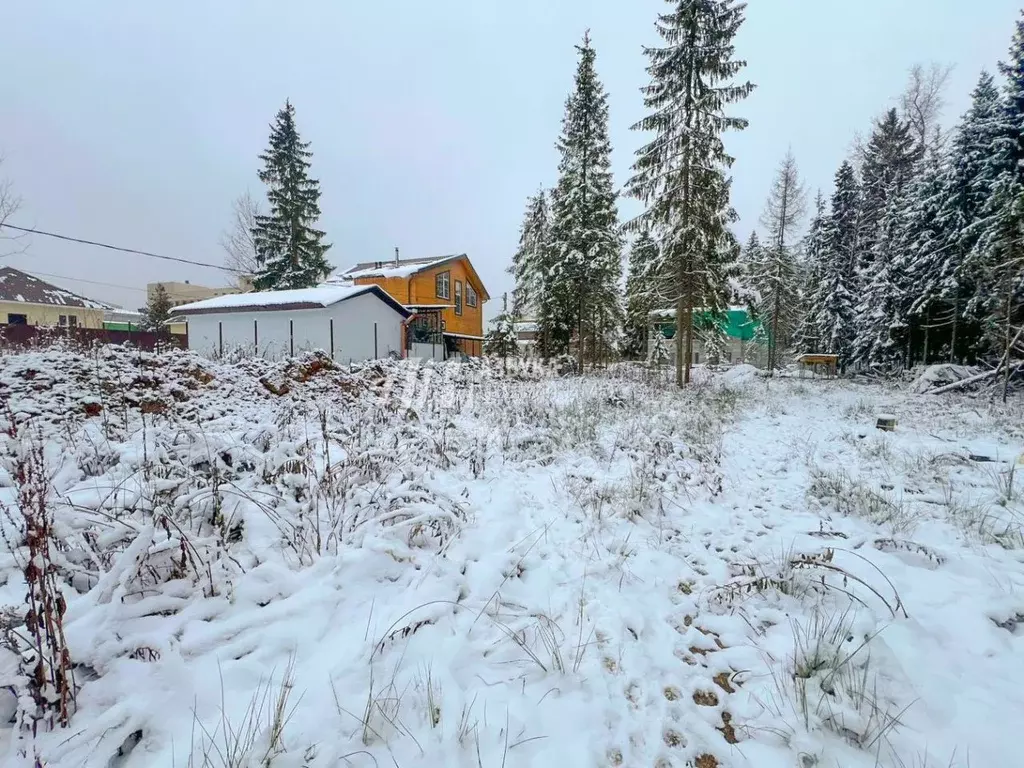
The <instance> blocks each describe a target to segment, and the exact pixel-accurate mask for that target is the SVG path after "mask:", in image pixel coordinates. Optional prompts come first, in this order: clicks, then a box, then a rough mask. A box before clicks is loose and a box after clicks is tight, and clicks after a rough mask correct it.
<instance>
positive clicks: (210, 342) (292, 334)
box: [188, 294, 403, 362]
mask: <svg viewBox="0 0 1024 768" xmlns="http://www.w3.org/2000/svg"><path fill="white" fill-rule="evenodd" d="M332 320H333V321H334V349H333V350H332V349H331V321H332ZM402 320H403V318H402V316H401V315H400V314H399V313H398V312H396V311H395V310H394V309H392V308H391V306H389V305H388V304H386V303H384V302H383V301H381V300H380V299H378V298H377V297H376V296H374V295H372V294H361V295H359V296H354V297H353V298H351V299H347V300H345V301H341V302H338V303H337V304H334V305H332V306H330V307H326V308H322V309H297V310H280V311H267V312H244V311H243V312H214V313H210V314H203V315H194V316H192V317H190V318H189V321H188V346H189V349H192V350H195V351H196V352H198V353H199V354H202V355H206V356H208V357H217V356H218V354H219V351H220V350H221V347H222V346H223V351H224V354H229V353H233V352H236V351H241V352H242V353H244V354H249V355H252V354H254V353H255V354H258V355H259V356H260V357H264V358H266V359H268V360H281V359H283V358H286V357H288V356H289V355H290V354H291V352H292V347H293V345H294V353H295V354H296V355H298V354H302V353H303V352H310V351H314V350H323V351H324V352H326V353H328V354H329V355H331V356H332V357H333V358H334V359H335V360H338V361H344V362H348V361H353V362H355V361H360V360H369V359H372V358H374V357H377V358H383V357H387V356H388V354H389V353H390V352H392V351H394V352H396V353H399V354H400V353H401V349H402ZM254 321H255V322H256V324H257V325H256V329H255V333H254V327H253V322H254ZM289 323H291V327H290V326H289ZM375 325H376V331H377V343H376V348H375V347H374V326H375ZM257 341H258V348H257V347H256V342H257Z"/></svg>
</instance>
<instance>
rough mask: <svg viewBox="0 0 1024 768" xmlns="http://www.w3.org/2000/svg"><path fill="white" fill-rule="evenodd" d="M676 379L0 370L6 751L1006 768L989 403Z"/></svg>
mask: <svg viewBox="0 0 1024 768" xmlns="http://www.w3.org/2000/svg"><path fill="white" fill-rule="evenodd" d="M698 381H699V383H698V384H697V385H696V386H694V387H692V388H691V389H689V390H688V391H685V392H678V391H676V390H674V389H673V388H672V387H670V386H667V385H666V384H665V382H664V380H663V379H661V378H659V377H658V376H657V375H653V374H649V373H647V372H644V371H640V370H637V369H632V368H625V367H623V368H617V369H615V370H613V371H611V372H607V373H601V374H595V375H588V376H586V377H581V378H559V377H557V376H553V375H549V374H547V373H545V372H544V371H541V370H533V369H524V368H520V367H518V366H513V367H512V368H511V369H510V371H509V373H508V375H507V376H504V375H503V374H502V373H501V366H500V364H499V365H498V366H481V365H476V364H464V365H459V364H455V365H443V366H437V367H431V366H414V365H412V364H409V363H388V364H375V365H371V366H368V367H366V368H363V369H362V370H356V371H351V372H350V371H348V369H347V368H346V369H342V370H337V369H334V368H333V367H332V366H330V365H329V364H325V363H324V362H323V361H320V360H317V359H314V358H306V359H304V360H301V361H297V362H295V363H293V364H267V363H261V362H259V361H248V362H243V363H238V364H235V365H229V364H226V363H225V364H221V363H210V362H207V361H202V360H200V359H199V358H195V357H192V356H190V355H189V354H187V353H174V354H171V355H167V356H163V357H159V358H155V357H151V356H145V355H144V356H142V357H141V358H140V357H137V356H132V355H126V354H124V353H120V352H110V351H106V352H101V353H98V354H87V355H76V354H74V353H71V352H66V351H60V350H50V351H43V352H35V353H26V354H20V355H15V356H8V357H4V358H2V360H0V397H2V399H3V400H4V401H6V402H7V403H8V405H9V414H10V415H13V417H14V420H15V422H16V423H17V427H16V428H14V429H11V430H7V434H6V436H5V437H4V438H3V440H4V441H5V442H4V451H3V456H4V459H3V461H4V469H3V470H0V501H2V502H3V504H4V505H5V506H6V508H7V510H8V514H7V515H6V519H5V520H4V535H5V541H6V543H5V544H3V545H0V550H2V551H0V579H2V580H3V582H4V584H5V586H3V587H2V588H0V600H2V602H3V604H4V605H5V606H6V608H5V613H4V615H3V620H2V621H0V638H3V639H2V640H0V642H2V644H4V645H5V646H8V649H7V650H0V685H2V686H4V690H5V691H6V692H5V693H0V710H2V712H0V717H2V719H3V721H5V722H6V721H7V720H8V719H10V721H11V722H9V723H7V724H6V725H5V726H4V728H5V730H3V731H0V739H2V741H0V750H3V751H2V752H0V754H5V755H6V756H7V761H6V762H4V765H19V764H32V760H34V759H35V758H36V756H38V760H39V764H40V765H44V766H47V767H48V768H66V767H67V768H70V766H76V767H77V766H98V767H101V768H142V767H143V766H154V767H161V766H168V767H171V766H173V767H174V768H184V767H186V766H210V767H217V768H220V767H221V766H232V767H238V768H240V767H241V766H280V767H281V768H291V767H292V766H294V767H296V768H298V767H299V766H308V767H309V768H317V767H319V766H325V767H326V766H339V765H340V766H356V767H360V768H361V767H363V766H386V765H395V766H401V767H403V768H406V767H407V766H446V767H447V766H467V767H469V766H473V767H478V768H492V767H493V768H498V767H499V766H508V767H510V768H511V767H512V766H566V767H568V766H658V767H659V768H660V767H662V766H697V767H698V768H710V767H711V766H751V767H756V768H776V766H777V767H778V768H784V767H785V768H791V767H792V766H805V767H809V766H816V765H820V766H842V768H861V767H862V766H863V767H864V768H871V767H873V766H894V767H898V766H914V767H915V768H920V767H921V766H942V767H945V766H950V765H951V766H967V765H972V766H975V767H977V766H985V767H986V768H987V767H988V766H993V767H998V766H1015V765H1018V764H1020V760H1019V751H1020V750H1019V746H1018V744H1017V743H1016V738H1015V736H1016V734H1015V731H1014V728H1015V726H1017V725H1018V724H1019V723H1021V722H1024V663H1021V659H1022V658H1024V464H1020V463H1017V462H1018V461H1019V457H1020V455H1021V453H1022V451H1024V411H1022V405H1021V403H1020V402H1019V401H1013V402H1011V403H1009V404H1008V405H1005V406H1004V405H1002V404H993V403H991V402H989V401H988V400H987V399H986V398H984V397H981V396H972V395H964V394H947V395H942V396H933V395H926V394H916V393H913V392H910V391H907V390H899V389H895V388H892V389H889V388H883V387H881V386H874V385H860V384H855V383H848V382H839V381H820V380H806V381H805V380H797V379H786V380H775V381H765V380H764V379H761V378H759V377H756V376H754V375H752V372H751V371H750V370H745V369H742V368H739V369H733V370H732V371H730V372H727V373H724V374H715V373H709V372H704V371H701V375H700V376H699V377H698ZM880 414H891V415H893V416H895V417H896V418H897V420H898V424H897V427H896V429H895V431H894V432H883V431H880V430H877V429H876V428H875V420H876V418H877V416H878V415H880ZM0 421H3V422H6V421H7V419H6V418H5V417H3V418H0ZM33 446H42V447H43V448H44V453H45V471H46V475H45V482H44V485H45V486H48V488H49V491H48V494H47V498H46V499H45V501H46V503H45V505H44V506H45V509H46V510H47V511H46V514H48V515H52V518H53V542H52V544H51V547H50V558H51V560H52V562H53V564H54V566H53V568H54V570H52V571H49V572H50V573H53V574H54V575H55V579H54V583H56V584H58V585H59V587H58V588H59V589H60V590H61V592H62V595H63V598H64V601H65V602H66V604H67V609H66V613H65V615H64V620H63V626H64V632H65V636H66V643H67V647H68V652H69V655H70V662H71V664H72V665H73V666H72V669H73V672H74V677H75V686H76V689H77V696H76V702H75V703H74V705H73V706H72V707H71V717H70V723H69V725H68V727H66V728H60V727H56V728H54V729H52V730H49V729H47V728H46V727H45V723H40V724H39V726H38V728H37V731H38V734H37V736H36V737H35V739H34V740H33V738H32V735H31V730H30V729H31V724H32V720H33V719H34V718H35V717H38V716H40V715H42V714H45V713H44V712H42V711H41V710H40V709H38V708H37V705H36V704H35V703H34V700H33V698H32V691H33V685H32V683H31V680H30V678H29V676H28V675H27V672H29V671H31V668H32V667H33V666H34V663H35V657H34V656H33V652H32V651H31V650H26V641H28V640H30V639H31V633H30V632H29V631H28V630H27V629H26V627H25V626H24V625H23V624H24V619H25V613H26V605H25V602H24V599H25V595H26V592H27V591H29V589H28V587H27V585H26V580H25V564H26V557H27V548H26V541H25V537H24V534H23V532H22V516H21V513H20V512H19V506H18V504H19V498H20V499H21V500H22V502H23V503H25V502H26V501H27V500H29V499H30V498H31V494H29V495H28V496H26V495H25V488H24V486H25V484H26V478H25V475H26V469H25V468H26V467H30V468H31V467H33V466H36V465H35V464H33V461H32V456H33ZM19 467H20V468H21V471H20V473H19ZM1014 468H1016V474H1014ZM28 474H29V476H30V478H29V482H30V484H31V476H32V472H31V471H29V472H28ZM19 494H20V496H19ZM11 549H13V550H14V551H10V550H11ZM19 623H20V624H21V626H19ZM12 645H14V646H17V651H18V653H15V652H13V651H12V650H10V648H9V647H10V646H12ZM19 654H20V655H19ZM43 693H44V694H45V693H46V691H44V692H43ZM55 719H57V720H59V715H57V716H56V718H55ZM20 754H25V755H26V757H24V758H21V757H19V755H20Z"/></svg>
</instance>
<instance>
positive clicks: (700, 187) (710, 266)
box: [628, 0, 754, 387]
mask: <svg viewBox="0 0 1024 768" xmlns="http://www.w3.org/2000/svg"><path fill="white" fill-rule="evenodd" d="M667 1H668V2H669V3H670V4H671V6H672V10H671V11H670V12H668V13H663V14H661V15H659V17H658V21H657V25H656V26H657V30H658V34H659V35H660V36H661V38H662V39H663V40H664V45H663V46H662V47H659V48H648V49H646V50H645V53H646V55H647V58H648V62H649V63H648V67H647V72H648V74H649V75H650V77H651V82H650V84H649V85H647V86H646V87H645V88H644V89H643V94H644V104H645V106H646V107H647V108H648V109H649V110H650V114H648V115H647V117H645V118H644V119H643V120H641V121H640V122H639V123H637V124H636V125H635V126H634V129H636V130H642V131H650V132H653V133H654V134H655V136H654V138H653V140H651V141H650V142H649V143H647V144H646V145H645V146H643V147H641V148H640V150H638V152H637V156H638V157H637V161H636V163H635V164H634V166H633V170H634V176H633V178H632V179H630V181H629V185H628V188H629V191H630V193H631V194H632V195H633V196H635V197H637V198H639V199H640V200H641V201H642V202H643V203H644V204H645V205H646V206H647V209H646V211H645V212H644V213H643V214H641V215H640V216H639V217H638V218H637V219H636V221H635V222H634V225H635V226H637V227H647V228H649V229H650V230H651V231H652V232H653V233H654V234H655V237H656V239H657V240H658V241H659V246H660V257H659V262H660V264H659V268H658V271H659V272H660V273H661V274H663V275H665V276H666V278H669V279H671V281H672V283H671V284H672V287H671V294H670V295H671V297H672V298H673V299H674V302H675V309H676V384H677V385H678V386H680V387H681V386H683V385H684V384H686V383H689V381H690V366H691V363H692V360H693V336H694V323H693V315H694V309H695V308H698V307H700V308H705V309H708V310H710V311H711V312H712V313H716V314H717V313H720V312H721V310H722V309H723V304H724V299H725V297H726V294H727V292H728V283H727V279H728V278H727V267H726V260H727V259H730V258H732V256H733V254H734V248H733V236H732V234H731V232H730V230H729V224H730V223H732V222H733V221H734V220H735V219H736V214H735V212H734V211H733V209H732V207H731V205H730V203H729V179H728V177H727V171H728V168H729V167H730V166H731V165H732V162H733V159H732V157H731V156H730V155H729V154H728V153H727V152H726V151H725V146H724V144H723V142H722V134H723V132H725V131H727V130H741V129H743V128H745V127H746V126H747V121H746V120H743V119H742V118H738V117H734V116H730V115H728V114H726V108H727V107H728V106H729V105H731V104H734V103H736V102H738V101H740V100H742V99H744V98H746V97H747V96H748V95H749V94H750V92H751V91H752V90H753V89H754V85H753V84H752V83H749V82H747V83H742V84H736V83H735V82H734V80H735V78H736V76H737V75H738V74H739V72H740V71H741V70H742V69H743V67H744V66H745V65H746V64H745V62H743V61H741V60H738V59H736V57H735V45H734V38H735V36H736V33H737V31H738V30H739V28H740V26H741V24H742V23H743V18H744V16H743V14H744V10H745V4H743V3H740V2H736V1H735V0H667Z"/></svg>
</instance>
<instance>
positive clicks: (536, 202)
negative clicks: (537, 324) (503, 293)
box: [508, 188, 551, 319]
mask: <svg viewBox="0 0 1024 768" xmlns="http://www.w3.org/2000/svg"><path fill="white" fill-rule="evenodd" d="M550 229H551V221H550V218H549V215H548V199H547V192H546V191H545V190H544V189H543V188H541V189H539V190H538V191H537V194H535V195H531V196H530V197H529V199H528V200H527V201H526V213H525V214H524V215H523V223H522V225H521V226H520V227H519V247H518V248H517V249H516V252H515V255H513V256H512V266H511V267H509V269H508V271H509V273H510V274H511V275H512V276H513V278H514V279H515V283H516V290H515V302H514V303H515V305H516V307H517V308H518V311H519V312H522V314H523V317H528V318H530V319H535V316H536V314H537V305H538V303H539V302H540V300H541V297H542V294H543V293H544V290H545V273H546V270H547V268H548V266H549V264H548V258H547V255H548V241H549V237H550Z"/></svg>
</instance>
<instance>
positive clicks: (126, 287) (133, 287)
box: [32, 270, 146, 293]
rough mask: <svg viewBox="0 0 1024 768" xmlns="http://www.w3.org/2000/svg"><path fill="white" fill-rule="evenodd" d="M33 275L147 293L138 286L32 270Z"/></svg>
mask: <svg viewBox="0 0 1024 768" xmlns="http://www.w3.org/2000/svg"><path fill="white" fill-rule="evenodd" d="M32 274H33V275H39V276H40V277H54V278H57V279H58V280H70V281H72V282H74V283H89V284H90V285H102V286H103V287H105V288H121V289H123V290H126V291H139V292H140V293H146V289H145V288H139V287H138V286H131V285H117V284H116V283H103V282H100V281H98V280H86V279H85V278H84V277H68V276H67V275H51V274H49V273H47V272H36V271H35V270H32Z"/></svg>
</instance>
